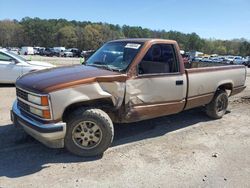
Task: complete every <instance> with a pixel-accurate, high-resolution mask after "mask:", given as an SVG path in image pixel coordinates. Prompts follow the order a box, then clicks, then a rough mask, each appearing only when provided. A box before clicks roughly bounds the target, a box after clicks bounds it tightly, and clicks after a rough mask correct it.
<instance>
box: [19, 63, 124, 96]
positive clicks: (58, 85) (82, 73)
mask: <svg viewBox="0 0 250 188" xmlns="http://www.w3.org/2000/svg"><path fill="white" fill-rule="evenodd" d="M126 78H127V76H126V75H125V74H121V73H118V72H112V71H108V70H104V69H99V68H96V67H91V66H84V65H74V66H65V67H57V68H53V69H46V70H41V71H36V72H32V73H29V74H26V75H24V76H22V77H20V78H19V79H18V80H17V81H16V86H17V87H20V88H23V89H25V90H27V91H31V92H34V93H41V94H42V93H49V92H53V91H56V90H60V89H64V88H68V87H74V86H76V85H79V84H89V83H93V82H112V81H122V82H124V81H125V80H126Z"/></svg>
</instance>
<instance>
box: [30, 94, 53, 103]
mask: <svg viewBox="0 0 250 188" xmlns="http://www.w3.org/2000/svg"><path fill="white" fill-rule="evenodd" d="M28 101H29V102H32V103H35V104H38V105H42V106H48V105H49V100H48V97H47V96H41V97H39V96H35V95H31V94H28Z"/></svg>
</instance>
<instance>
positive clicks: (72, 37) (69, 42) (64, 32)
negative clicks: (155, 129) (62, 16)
mask: <svg viewBox="0 0 250 188" xmlns="http://www.w3.org/2000/svg"><path fill="white" fill-rule="evenodd" d="M56 40H57V45H59V46H65V47H74V46H76V44H77V35H76V32H75V28H74V27H73V26H64V27H62V28H61V29H59V31H58V32H57V34H56Z"/></svg>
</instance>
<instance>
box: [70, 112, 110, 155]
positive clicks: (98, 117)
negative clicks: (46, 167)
mask: <svg viewBox="0 0 250 188" xmlns="http://www.w3.org/2000/svg"><path fill="white" fill-rule="evenodd" d="M113 136H114V129H113V123H112V121H111V119H110V118H109V116H108V115H107V114H106V113H105V112H104V111H102V110H100V109H86V108H80V109H78V110H76V111H75V112H74V113H72V114H71V116H70V117H69V121H68V122H67V131H66V137H65V147H66V149H67V150H68V151H70V152H71V153H73V154H76V155H79V156H96V155H101V154H102V153H103V152H104V151H105V150H106V149H107V148H108V147H109V146H110V144H111V143H112V141H113Z"/></svg>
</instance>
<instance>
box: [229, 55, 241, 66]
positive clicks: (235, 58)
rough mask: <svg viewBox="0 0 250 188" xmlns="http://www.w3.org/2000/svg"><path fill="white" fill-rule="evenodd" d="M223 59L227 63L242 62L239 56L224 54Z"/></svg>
mask: <svg viewBox="0 0 250 188" xmlns="http://www.w3.org/2000/svg"><path fill="white" fill-rule="evenodd" d="M225 61H226V62H227V64H237V65H241V64H243V62H244V60H243V58H242V57H241V56H226V58H225Z"/></svg>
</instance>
